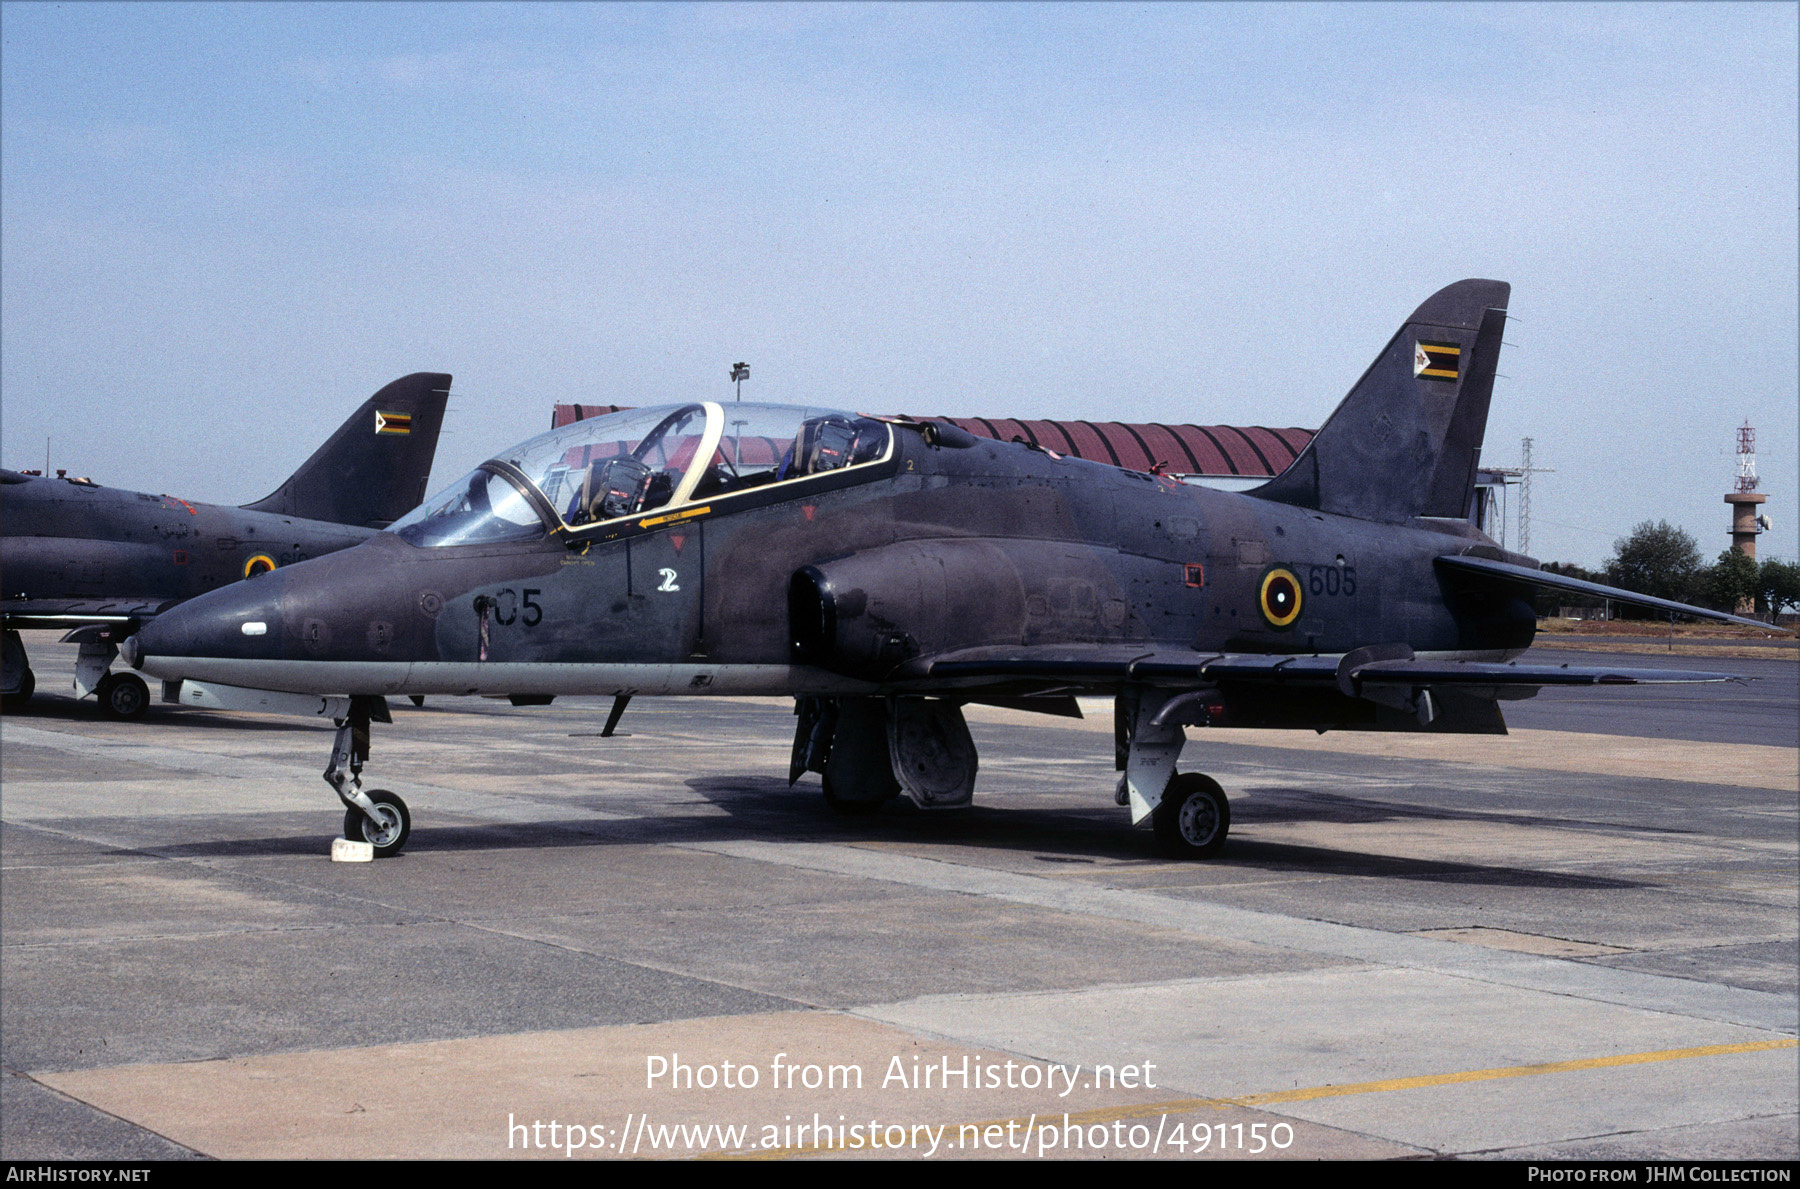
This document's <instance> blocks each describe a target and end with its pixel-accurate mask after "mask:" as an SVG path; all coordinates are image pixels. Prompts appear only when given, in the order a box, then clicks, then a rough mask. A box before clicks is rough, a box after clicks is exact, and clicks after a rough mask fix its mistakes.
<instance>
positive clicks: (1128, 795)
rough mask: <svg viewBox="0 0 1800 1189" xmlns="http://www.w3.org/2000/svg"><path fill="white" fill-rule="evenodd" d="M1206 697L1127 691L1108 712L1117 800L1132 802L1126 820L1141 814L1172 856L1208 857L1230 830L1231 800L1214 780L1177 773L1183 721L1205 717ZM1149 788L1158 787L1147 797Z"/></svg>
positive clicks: (1197, 721) (1137, 821)
mask: <svg viewBox="0 0 1800 1189" xmlns="http://www.w3.org/2000/svg"><path fill="white" fill-rule="evenodd" d="M1210 714H1211V710H1210V708H1209V699H1208V697H1207V696H1206V695H1205V694H1204V693H1199V692H1191V693H1186V694H1178V695H1175V696H1173V697H1171V696H1169V695H1168V694H1166V693H1164V692H1162V691H1158V690H1151V689H1143V690H1126V691H1124V692H1122V693H1121V694H1120V695H1119V699H1118V702H1117V703H1116V704H1115V708H1114V712H1113V727H1114V744H1115V747H1116V753H1117V759H1118V766H1119V767H1120V769H1122V770H1123V771H1124V773H1125V775H1124V777H1123V778H1122V779H1121V780H1120V781H1119V793H1118V801H1119V803H1120V804H1122V805H1129V806H1130V807H1131V821H1132V824H1133V825H1138V824H1140V823H1142V822H1143V820H1144V819H1145V818H1149V819H1150V826H1151V829H1152V831H1153V832H1154V833H1155V835H1156V847H1157V849H1158V850H1160V851H1161V852H1162V853H1163V854H1165V855H1167V856H1169V857H1170V858H1172V859H1210V858H1212V857H1213V856H1215V855H1217V854H1218V853H1219V852H1220V851H1221V850H1223V849H1224V847H1225V836H1226V835H1227V834H1229V833H1230V832H1231V802H1230V801H1229V800H1228V799H1227V798H1226V796H1225V790H1224V789H1222V788H1220V787H1219V782H1218V781H1216V780H1214V779H1213V778H1212V777H1210V776H1203V775H1201V774H1200V773H1198V772H1180V773H1178V772H1176V771H1175V762H1176V760H1178V759H1179V758H1180V757H1181V749H1182V747H1183V745H1184V744H1186V742H1187V734H1186V732H1185V731H1184V730H1183V729H1182V728H1183V726H1184V725H1187V724H1194V725H1203V724H1205V723H1206V722H1207V721H1208V720H1209V715H1210ZM1152 790H1160V792H1159V793H1158V794H1157V795H1155V796H1154V799H1153V797H1152Z"/></svg>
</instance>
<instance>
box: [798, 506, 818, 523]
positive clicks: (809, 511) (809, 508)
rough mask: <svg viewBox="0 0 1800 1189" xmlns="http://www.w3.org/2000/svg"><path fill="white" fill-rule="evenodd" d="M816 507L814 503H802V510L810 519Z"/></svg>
mask: <svg viewBox="0 0 1800 1189" xmlns="http://www.w3.org/2000/svg"><path fill="white" fill-rule="evenodd" d="M814 507H815V505H813V504H801V505H800V510H801V511H802V512H804V513H805V514H806V518H807V519H808V520H811V519H812V517H813V508H814Z"/></svg>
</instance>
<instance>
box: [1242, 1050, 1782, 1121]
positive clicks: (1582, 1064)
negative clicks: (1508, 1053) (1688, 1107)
mask: <svg viewBox="0 0 1800 1189" xmlns="http://www.w3.org/2000/svg"><path fill="white" fill-rule="evenodd" d="M1796 1045H1800V1039H1796V1038H1794V1037H1791V1036H1789V1037H1784V1038H1782V1039H1781V1040H1758V1041H1750V1042H1748V1043H1746V1044H1735V1045H1702V1046H1700V1047H1699V1048H1692V1049H1658V1050H1657V1051H1656V1052H1653V1053H1621V1054H1619V1055H1618V1056H1616V1057H1587V1058H1584V1059H1582V1060H1580V1061H1548V1062H1545V1063H1543V1064H1541V1065H1508V1066H1504V1067H1502V1068H1499V1069H1471V1070H1467V1071H1465V1072H1463V1073H1437V1074H1428V1075H1426V1076H1424V1077H1416V1078H1389V1079H1387V1080H1386V1081H1380V1082H1350V1083H1348V1084H1346V1085H1342V1086H1313V1087H1310V1088H1308V1089H1304V1090H1277V1091H1274V1092H1272V1093H1268V1094H1249V1095H1246V1096H1244V1097H1242V1098H1222V1099H1220V1100H1219V1102H1220V1104H1221V1105H1227V1106H1266V1105H1267V1104H1269V1103H1273V1102H1305V1101H1307V1100H1309V1099H1313V1098H1336V1097H1339V1096H1341V1095H1345V1094H1379V1093H1384V1092H1386V1091H1389V1090H1416V1089H1420V1088H1422V1087H1425V1086H1452V1085H1457V1084H1459V1083H1462V1082H1491V1081H1496V1080H1498V1079H1500V1078H1526V1077H1536V1076H1537V1075H1539V1074H1545V1073H1573V1072H1575V1071H1577V1070H1582V1069H1614V1068H1617V1067H1619V1066H1622V1065H1650V1064H1653V1063H1655V1062H1658V1061H1681V1060H1685V1059H1686V1058H1689V1057H1722V1056H1725V1055H1727V1054H1730V1053H1759V1052H1764V1051H1767V1050H1769V1049H1791V1048H1793V1047H1795V1046H1796Z"/></svg>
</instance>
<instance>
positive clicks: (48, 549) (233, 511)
mask: <svg viewBox="0 0 1800 1189" xmlns="http://www.w3.org/2000/svg"><path fill="white" fill-rule="evenodd" d="M4 478H5V482H4V483H3V484H0V523H3V524H4V528H5V533H4V536H3V537H0V612H4V614H5V617H6V621H7V624H8V626H9V627H13V626H32V625H33V623H34V622H43V623H46V624H49V623H55V622H59V621H60V620H61V619H62V617H63V616H62V613H63V612H65V611H69V612H71V618H73V619H75V620H82V619H89V618H93V616H91V615H82V614H80V613H78V612H73V611H72V610H71V608H72V606H73V605H91V604H95V603H99V602H106V601H114V602H118V603H120V604H122V605H129V606H134V607H138V608H140V609H143V610H146V611H153V610H155V609H157V608H159V607H162V606H167V605H169V604H171V603H175V602H179V601H181V600H184V599H190V598H193V597H194V596H196V595H200V594H204V593H205V592H207V591H210V590H216V589H218V588H219V587H222V586H228V585H230V584H232V583H234V582H240V581H242V580H243V579H244V578H246V577H248V576H251V575H254V574H257V573H260V572H263V571H267V570H273V569H276V568H278V567H282V566H288V565H293V564H295V563H298V562H301V561H305V560H307V559H308V558H313V557H318V556H321V555H323V554H327V553H333V552H336V551H338V550H340V549H347V548H349V547H351V546H353V545H357V544H360V543H361V542H363V541H366V540H368V539H369V537H370V536H372V535H373V531H372V530H370V529H366V528H356V527H352V526H348V525H340V524H329V523H325V522H322V521H314V520H305V519H301V518H298V517H288V516H279V515H273V514H270V513H266V512H252V511H248V510H246V509H243V508H232V507H219V506H216V505H212V504H196V503H190V502H188V501H186V500H181V499H177V498H175V497H174V496H166V495H150V494H148V493H145V492H137V491H122V490H119V489H117V488H110V487H102V486H99V485H98V484H93V483H88V482H82V481H78V480H70V479H48V478H42V477H37V476H29V475H20V474H17V473H15V472H6V473H5V476H4ZM63 604H69V605H71V607H64V606H62V605H63Z"/></svg>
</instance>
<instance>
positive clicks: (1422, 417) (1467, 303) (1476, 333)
mask: <svg viewBox="0 0 1800 1189" xmlns="http://www.w3.org/2000/svg"><path fill="white" fill-rule="evenodd" d="M1511 292H1512V288H1511V286H1509V285H1507V284H1506V283H1505V282H1503V281H1479V280H1475V281H1458V282H1456V284H1454V285H1450V286H1448V287H1446V288H1444V289H1440V290H1438V291H1437V292H1436V293H1434V294H1432V295H1431V296H1430V297H1429V298H1427V299H1426V300H1425V303H1424V304H1423V305H1421V306H1420V307H1419V308H1418V309H1416V310H1414V311H1413V315H1412V317H1410V318H1408V319H1407V320H1406V324H1405V325H1404V326H1402V327H1401V328H1400V331H1399V333H1398V334H1396V335H1394V337H1393V339H1392V340H1390V341H1389V342H1388V345H1387V347H1386V349H1385V350H1383V351H1382V352H1381V354H1380V355H1378V356H1376V358H1375V362H1374V363H1372V364H1370V365H1369V370H1368V371H1366V372H1364V373H1363V374H1362V378H1361V379H1360V380H1358V381H1357V382H1356V385H1355V387H1353V388H1351V389H1350V395H1348V396H1346V397H1345V398H1344V400H1343V403H1342V404H1340V405H1338V407H1337V409H1336V411H1334V412H1333V413H1332V414H1331V417H1330V418H1329V419H1328V420H1327V421H1326V422H1325V425H1324V427H1323V428H1322V429H1320V430H1319V432H1318V433H1317V434H1316V435H1314V437H1313V440H1312V441H1311V442H1310V443H1309V444H1308V445H1307V447H1306V449H1305V450H1302V451H1301V452H1300V456H1299V457H1298V458H1296V459H1295V460H1294V463H1293V465H1292V466H1290V467H1288V469H1287V470H1285V471H1283V472H1282V473H1281V474H1279V475H1277V476H1276V477H1275V478H1273V479H1271V480H1269V482H1267V483H1265V484H1263V485H1262V486H1261V487H1258V488H1256V489H1255V490H1254V491H1251V492H1250V493H1249V494H1251V495H1254V496H1257V497H1258V498H1260V499H1266V500H1275V501H1277V502H1279V503H1284V504H1295V505H1297V506H1299V507H1302V508H1316V509H1318V510H1319V511H1321V512H1331V513H1336V514H1338V515H1341V516H1355V517H1359V518H1361V519H1364V520H1385V521H1399V520H1406V519H1408V518H1410V517H1413V516H1451V517H1461V516H1466V515H1467V514H1468V508H1469V495H1470V492H1471V490H1472V488H1473V486H1474V483H1475V463H1476V460H1477V459H1478V458H1479V456H1480V454H1481V439H1482V435H1483V434H1485V433H1486V432H1487V416H1488V401H1489V398H1491V397H1492V396H1493V392H1494V368H1495V366H1496V365H1497V364H1498V363H1499V360H1500V336H1501V333H1502V332H1503V331H1504V330H1505V328H1506V302H1507V298H1508V296H1509V295H1510V294H1511Z"/></svg>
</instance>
